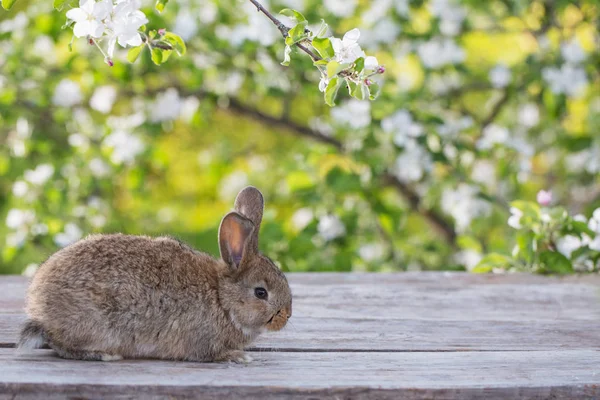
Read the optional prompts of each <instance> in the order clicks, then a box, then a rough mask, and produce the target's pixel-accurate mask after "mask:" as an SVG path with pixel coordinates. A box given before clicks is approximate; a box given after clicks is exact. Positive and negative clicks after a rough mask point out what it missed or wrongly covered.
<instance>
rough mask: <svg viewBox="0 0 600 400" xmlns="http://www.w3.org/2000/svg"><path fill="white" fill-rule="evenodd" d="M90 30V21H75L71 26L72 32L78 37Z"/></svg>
mask: <svg viewBox="0 0 600 400" xmlns="http://www.w3.org/2000/svg"><path fill="white" fill-rule="evenodd" d="M90 32H91V27H90V21H87V20H84V21H81V22H77V23H76V24H75V27H74V28H73V34H74V35H75V36H77V37H78V38H80V37H84V36H87V35H89V34H90Z"/></svg>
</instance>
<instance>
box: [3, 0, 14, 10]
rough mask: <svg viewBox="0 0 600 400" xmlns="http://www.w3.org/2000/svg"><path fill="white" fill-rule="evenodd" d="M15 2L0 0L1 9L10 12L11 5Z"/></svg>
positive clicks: (12, 0)
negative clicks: (0, 2)
mask: <svg viewBox="0 0 600 400" xmlns="http://www.w3.org/2000/svg"><path fill="white" fill-rule="evenodd" d="M15 1H16V0H2V8H4V9H5V10H10V9H11V8H12V6H13V4H15Z"/></svg>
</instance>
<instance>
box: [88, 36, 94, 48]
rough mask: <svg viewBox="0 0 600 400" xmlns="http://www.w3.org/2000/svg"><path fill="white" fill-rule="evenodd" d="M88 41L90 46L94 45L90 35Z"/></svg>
mask: <svg viewBox="0 0 600 400" xmlns="http://www.w3.org/2000/svg"><path fill="white" fill-rule="evenodd" d="M88 43H89V44H90V46H93V45H94V39H92V38H91V37H89V36H88Z"/></svg>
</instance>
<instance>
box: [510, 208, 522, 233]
mask: <svg viewBox="0 0 600 400" xmlns="http://www.w3.org/2000/svg"><path fill="white" fill-rule="evenodd" d="M522 216H523V212H522V211H521V210H519V209H518V208H516V207H511V208H510V217H508V226H510V227H511V228H515V229H521V228H522V226H521V217H522Z"/></svg>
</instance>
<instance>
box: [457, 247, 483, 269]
mask: <svg viewBox="0 0 600 400" xmlns="http://www.w3.org/2000/svg"><path fill="white" fill-rule="evenodd" d="M482 258H483V255H482V254H481V253H479V252H478V251H475V250H463V251H461V252H458V253H456V254H455V255H454V259H455V260H456V262H458V263H460V264H462V265H464V266H465V268H466V269H467V271H471V270H472V269H473V268H475V267H476V266H477V264H479V261H481V259H482Z"/></svg>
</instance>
